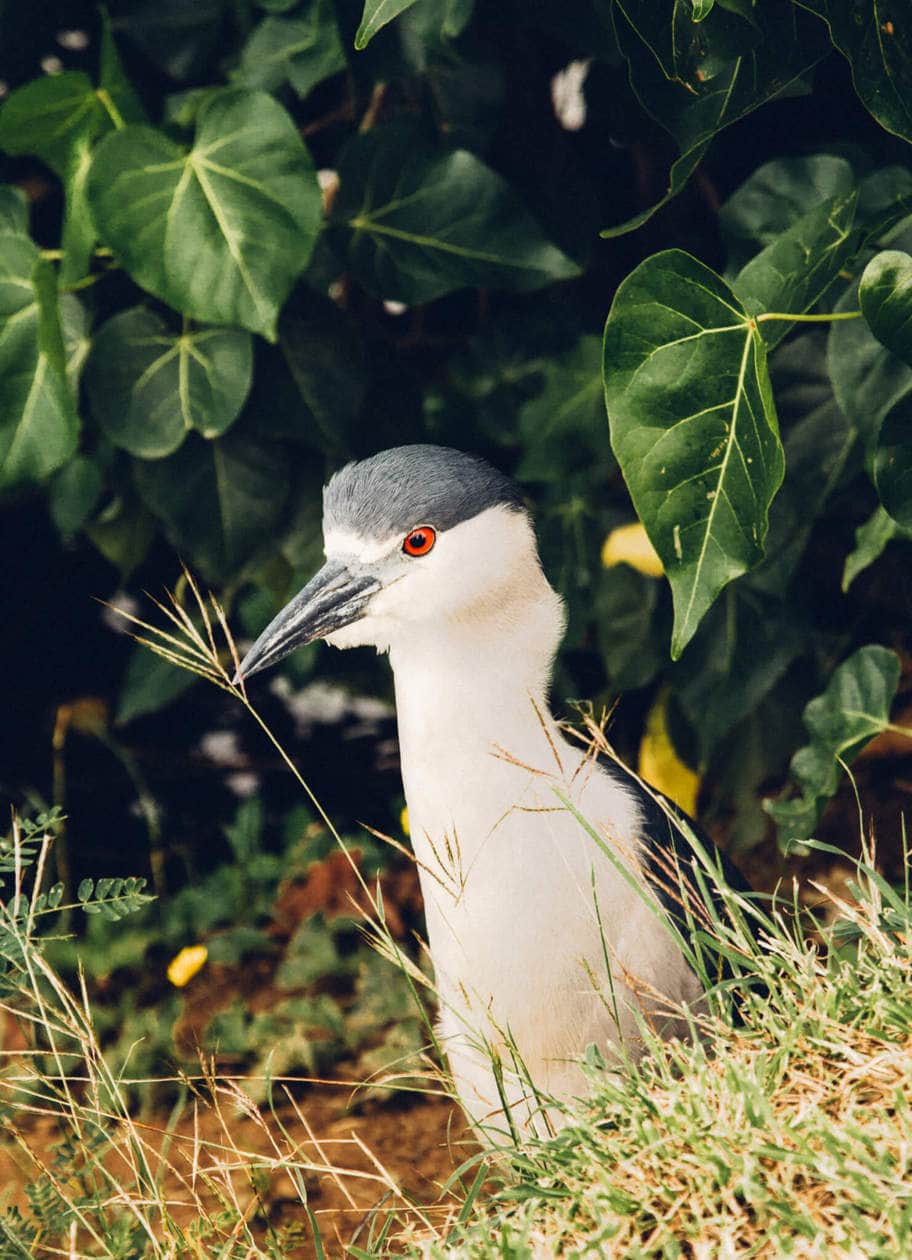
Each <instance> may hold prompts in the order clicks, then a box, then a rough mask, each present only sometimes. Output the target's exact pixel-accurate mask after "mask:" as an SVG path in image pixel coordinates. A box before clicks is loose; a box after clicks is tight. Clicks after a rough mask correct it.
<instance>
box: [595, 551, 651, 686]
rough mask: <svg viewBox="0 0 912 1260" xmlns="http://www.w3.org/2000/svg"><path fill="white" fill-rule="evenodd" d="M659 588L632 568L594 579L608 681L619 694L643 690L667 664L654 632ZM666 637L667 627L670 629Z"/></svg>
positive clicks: (606, 572)
mask: <svg viewBox="0 0 912 1260" xmlns="http://www.w3.org/2000/svg"><path fill="white" fill-rule="evenodd" d="M660 589H661V583H660V582H658V581H657V580H656V579H655V578H651V577H644V576H643V574H642V573H637V572H636V570H635V569H631V568H630V567H629V565H626V564H618V565H615V566H613V567H612V568H610V569H603V570H602V571H601V572H600V573H599V576H598V578H597V579H596V584H595V591H594V599H595V608H594V612H595V623H596V628H597V634H598V646H599V652H600V653H601V656H602V660H603V661H604V663H605V669H606V671H607V674H608V681H609V682H610V684H611V686H612V687H616V688H617V690H618V691H636V690H637V689H638V688H639V687H645V686H647V685H648V684H649V683H651V682H652V680H653V678H655V677H656V675H657V674H658V673H660V671H661V669H662V666H663V665H664V664H665V650H664V644H663V643H661V642H660V638H659V630H658V629H657V628H656V627H655V613H656V605H657V603H658V599H659V590H660ZM666 632H667V627H666Z"/></svg>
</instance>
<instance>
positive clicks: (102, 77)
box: [98, 8, 147, 123]
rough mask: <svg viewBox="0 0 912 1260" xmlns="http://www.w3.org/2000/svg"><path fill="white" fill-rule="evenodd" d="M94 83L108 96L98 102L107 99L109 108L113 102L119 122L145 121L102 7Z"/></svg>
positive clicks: (108, 20)
mask: <svg viewBox="0 0 912 1260" xmlns="http://www.w3.org/2000/svg"><path fill="white" fill-rule="evenodd" d="M98 86H99V89H100V90H101V92H106V93H107V97H108V102H105V101H104V99H102V103H103V104H106V103H109V104H108V108H109V112H110V105H113V107H114V111H115V112H116V115H117V117H118V119H119V120H120V122H124V123H143V122H146V121H147V120H146V111H145V110H144V109H143V107H142V102H141V101H140V99H139V97H138V96H137V94H136V90H135V89H134V87H133V84H132V83H131V82H130V80H129V79H128V78H127V75H126V72H125V71H124V68H123V63H122V62H121V60H120V53H119V52H118V51H117V43H116V41H115V39H114V32H113V29H112V26H111V18H110V16H109V15H108V11H107V9H105V8H102V10H101V50H100V52H99V55H98Z"/></svg>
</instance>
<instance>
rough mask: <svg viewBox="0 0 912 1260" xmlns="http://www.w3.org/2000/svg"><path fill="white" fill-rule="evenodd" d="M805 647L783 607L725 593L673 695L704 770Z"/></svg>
mask: <svg viewBox="0 0 912 1260" xmlns="http://www.w3.org/2000/svg"><path fill="white" fill-rule="evenodd" d="M805 643H806V629H805V627H804V626H803V625H802V623H801V621H800V619H799V617H798V616H796V614H795V611H794V610H793V609H791V608H789V607H788V606H783V605H782V604H780V603H778V601H777V602H773V601H767V600H764V599H762V598H760V597H758V595H757V593H756V592H755V591H752V590H745V589H742V588H741V587H740V586H738V587H730V588H729V589H728V590H727V591H726V592H725V594H724V595H723V596H722V598H721V599H720V600H719V601H718V602H717V603H716V605H715V607H714V608H713V609H712V610H711V611H710V613H709V614H708V616H707V617H706V619H705V620H704V622H703V624H702V625H701V627H700V629H699V631H698V633H697V635H696V636H695V638H694V639H693V641H692V642H691V643H690V644H689V645H688V648H687V651H686V652H685V653H684V655H683V657H682V659H681V663H680V666H679V667H678V669H677V670H676V671H675V674H674V694H675V697H676V699H677V701H678V703H679V704H680V705H681V707H682V709H683V711H684V713H685V714H686V716H687V719H688V721H689V722H690V724H691V726H692V727H693V728H694V730H695V731H696V734H697V740H698V745H699V761H700V764H701V765H702V766H705V765H706V764H707V763H708V762H709V760H710V758H711V757H712V756H713V755H714V754H715V752H716V751H717V749H718V748H719V747H720V745H721V744H722V742H723V741H724V740H725V738H726V737H727V736H728V735H729V734H730V732H731V731H732V729H733V728H734V727H735V726H737V724H738V723H739V722H741V721H743V720H744V719H745V718H747V717H749V716H750V714H752V713H754V712H755V711H756V710H757V708H758V707H759V705H760V704H761V702H762V701H763V700H764V699H765V697H766V696H767V695H768V694H769V692H770V691H772V689H773V688H774V687H775V686H776V684H777V683H778V681H779V679H780V678H781V677H782V676H783V674H784V673H785V671H786V669H787V668H788V667H789V665H790V664H791V662H792V661H793V660H795V658H796V657H797V656H799V655H800V654H801V652H802V650H803V648H804V646H805Z"/></svg>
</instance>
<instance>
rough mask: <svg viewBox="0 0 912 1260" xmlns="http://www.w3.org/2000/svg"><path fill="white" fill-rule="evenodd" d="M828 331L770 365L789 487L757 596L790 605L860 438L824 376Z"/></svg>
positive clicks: (791, 344) (773, 518)
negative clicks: (819, 523)
mask: <svg viewBox="0 0 912 1260" xmlns="http://www.w3.org/2000/svg"><path fill="white" fill-rule="evenodd" d="M825 348H826V335H825V333H824V331H823V329H822V328H817V329H815V330H814V331H813V332H809V333H805V334H804V335H803V336H801V337H793V338H791V340H789V341H787V342H786V343H785V345H783V346H780V348H779V349H778V350H777V352H776V355H775V357H774V359H773V360H772V366H771V376H772V384H773V395H774V397H775V399H776V409H777V411H778V413H779V421H780V425H781V426H782V429H783V432H784V433H785V438H784V440H783V445H784V447H785V468H786V472H785V480H784V482H783V483H782V487H781V489H780V491H779V493H778V494H777V496H776V499H775V501H774V503H773V506H772V509H771V512H770V528H769V534H768V535H767V540H766V552H767V554H766V558H765V559H764V560H763V561H762V563H761V564H759V565H758V566H757V568H756V569H754V571H753V572H752V573H751V575H750V577H749V579H747V580H748V583H749V585H750V587H751V589H752V590H757V591H763V592H764V593H765V594H768V595H774V596H777V597H778V598H780V599H785V598H787V596H788V593H789V585H790V583H791V580H792V577H793V575H794V573H795V571H796V569H797V568H798V565H799V563H800V561H801V557H802V555H803V554H804V551H805V548H806V547H807V544H808V540H809V538H810V535H811V531H812V529H813V527H814V523H815V521H816V520H817V519H818V517H819V516H820V515H821V513H822V512H823V510H824V508H825V507H826V505H827V503H828V502H829V500H830V499H831V497H832V495H833V492H834V490H835V489H836V487H837V486H838V485H839V483H840V480H841V478H842V477H843V473H844V470H845V468H846V465H847V462H848V460H849V458H850V455H851V454H852V452H853V451H854V450H855V446H856V441H857V436H858V434H857V431H856V429H855V426H854V425H853V424H851V423H850V422H849V421H848V420H847V419H846V417H845V416H844V415H843V413H842V411H841V410H840V408H839V407H838V405H837V404H836V400H835V398H834V397H833V391H832V388H831V386H830V380H829V376H828V375H827V372H826V354H825Z"/></svg>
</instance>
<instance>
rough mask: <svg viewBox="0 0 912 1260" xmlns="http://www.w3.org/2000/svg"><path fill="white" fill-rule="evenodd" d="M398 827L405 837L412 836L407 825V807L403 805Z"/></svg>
mask: <svg viewBox="0 0 912 1260" xmlns="http://www.w3.org/2000/svg"><path fill="white" fill-rule="evenodd" d="M399 826H400V827H401V828H402V830H403V832H404V833H405V835H407V836H410V835H411V834H412V833H411V832H410V831H409V824H408V806H407V805H404V806H403V807H402V813H401V814H400V815H399Z"/></svg>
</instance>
